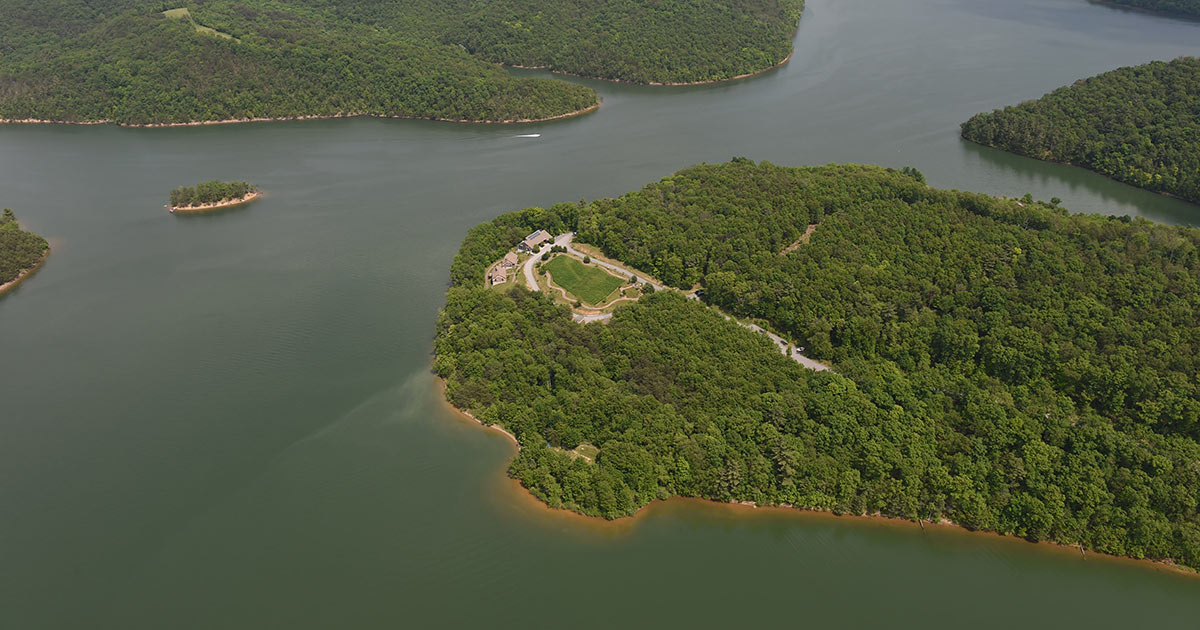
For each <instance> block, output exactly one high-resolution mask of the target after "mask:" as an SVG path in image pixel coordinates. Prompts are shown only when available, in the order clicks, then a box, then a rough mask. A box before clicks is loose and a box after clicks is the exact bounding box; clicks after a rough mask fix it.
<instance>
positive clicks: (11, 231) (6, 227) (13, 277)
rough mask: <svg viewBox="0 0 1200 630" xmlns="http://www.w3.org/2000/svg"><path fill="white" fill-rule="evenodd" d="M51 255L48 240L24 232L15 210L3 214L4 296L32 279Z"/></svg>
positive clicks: (0, 285)
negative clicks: (24, 281) (31, 276)
mask: <svg viewBox="0 0 1200 630" xmlns="http://www.w3.org/2000/svg"><path fill="white" fill-rule="evenodd" d="M49 254H50V244H49V243H47V242H46V239H44V238H42V237H40V236H38V235H37V234H34V233H33V232H26V231H25V230H22V229H21V225H20V224H19V223H17V216H16V215H15V214H13V211H12V210H9V209H8V208H5V209H4V212H2V213H0V295H3V294H4V293H6V292H8V291H9V290H10V289H12V288H14V287H16V286H17V285H18V284H20V283H21V282H22V281H23V280H25V279H26V278H28V277H29V275H30V274H32V273H33V272H34V271H35V270H37V268H38V267H40V266H41V264H42V262H43V261H44V260H46V256H48V255H49Z"/></svg>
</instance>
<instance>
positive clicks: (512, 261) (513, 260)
mask: <svg viewBox="0 0 1200 630" xmlns="http://www.w3.org/2000/svg"><path fill="white" fill-rule="evenodd" d="M500 266H501V267H503V268H505V269H512V268H513V267H516V266H517V252H508V254H507V255H505V256H504V260H501V261H500Z"/></svg>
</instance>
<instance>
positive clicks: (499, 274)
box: [488, 265, 508, 286]
mask: <svg viewBox="0 0 1200 630" xmlns="http://www.w3.org/2000/svg"><path fill="white" fill-rule="evenodd" d="M488 279H489V280H491V282H492V286H496V285H497V284H504V283H505V282H508V269H505V268H504V266H502V265H496V267H495V268H494V269H492V273H491V275H490V276H488Z"/></svg>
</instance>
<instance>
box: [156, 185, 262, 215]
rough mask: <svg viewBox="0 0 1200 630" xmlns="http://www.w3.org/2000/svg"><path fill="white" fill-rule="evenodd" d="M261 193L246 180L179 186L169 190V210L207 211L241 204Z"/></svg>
mask: <svg viewBox="0 0 1200 630" xmlns="http://www.w3.org/2000/svg"><path fill="white" fill-rule="evenodd" d="M261 194H262V193H261V192H259V190H258V188H256V187H255V186H253V185H251V184H248V183H246V182H221V181H216V180H213V181H211V182H204V183H201V184H196V185H195V186H180V187H179V188H176V189H175V190H172V191H171V203H170V204H168V205H167V208H168V209H169V210H170V211H171V212H173V213H174V212H207V211H210V210H217V209H220V208H228V207H231V206H237V205H241V204H243V203H246V202H248V201H251V200H254V199H257V198H258V197H259V195H261Z"/></svg>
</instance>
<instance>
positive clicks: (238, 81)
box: [0, 0, 802, 124]
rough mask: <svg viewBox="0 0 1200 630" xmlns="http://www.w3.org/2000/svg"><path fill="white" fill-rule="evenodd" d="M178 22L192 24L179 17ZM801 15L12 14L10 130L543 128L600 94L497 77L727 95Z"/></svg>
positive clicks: (149, 10)
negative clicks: (215, 123)
mask: <svg viewBox="0 0 1200 630" xmlns="http://www.w3.org/2000/svg"><path fill="white" fill-rule="evenodd" d="M164 7H166V8H168V9H175V8H187V9H188V10H189V11H190V15H191V17H190V18H188V19H169V18H167V17H165V16H164V15H163V13H162V12H163V9H164ZM801 8H802V0H717V1H715V2H700V1H699V0H662V1H658V0H654V1H651V0H620V1H616V2H603V3H595V2H584V1H582V0H572V1H570V2H560V1H559V0H554V1H551V0H538V1H536V2H527V1H522V2H519V3H518V2H512V1H511V0H493V1H491V2H482V3H475V2H470V1H468V0H449V1H447V2H432V1H430V0H419V1H417V0H414V1H411V2H373V1H366V0H352V1H349V2H342V1H340V0H339V1H333V0H191V1H189V2H181V3H178V4H176V3H162V2H159V1H157V0H98V1H97V0H92V1H88V0H47V1H45V2H35V3H29V2H23V1H19V0H0V119H15V120H24V119H39V120H55V121H68V122H90V121H112V122H118V123H122V124H164V123H180V122H193V121H212V120H240V119H252V118H290V117H303V116H336V115H371V116H398V117H404V118H434V119H442V120H463V121H512V120H536V119H544V118H549V117H554V116H560V115H565V114H569V113H572V112H577V111H581V110H584V109H587V108H589V107H591V106H593V105H595V104H596V103H597V102H598V99H597V96H596V94H595V92H593V91H592V90H591V89H590V88H587V87H584V86H581V85H576V84H572V83H568V82H564V81H557V80H548V79H518V78H515V77H513V76H512V75H510V74H509V73H508V72H506V71H505V70H504V69H503V68H500V67H499V66H497V65H495V63H493V62H505V63H510V64H523V65H539V66H549V67H551V68H553V69H556V70H562V71H566V72H573V73H577V74H586V75H590V76H598V77H604V78H620V79H625V80H630V81H638V82H689V81H707V80H717V79H726V78H730V77H733V76H737V75H739V74H744V73H748V72H754V71H757V70H762V69H765V68H768V67H770V66H771V65H773V64H775V63H777V62H779V61H780V60H781V59H783V58H784V57H785V56H786V55H787V54H788V52H789V51H790V50H791V34H792V33H793V32H794V30H795V27H796V21H797V20H798V19H799V15H800V10H801ZM197 26H203V27H206V28H211V29H215V30H216V31H218V32H220V33H224V34H227V35H229V36H230V37H231V38H223V37H219V36H217V35H214V34H211V33H205V32H198V31H197V29H196V27H197ZM472 52H474V53H476V54H474V55H473V54H471V53H472Z"/></svg>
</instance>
